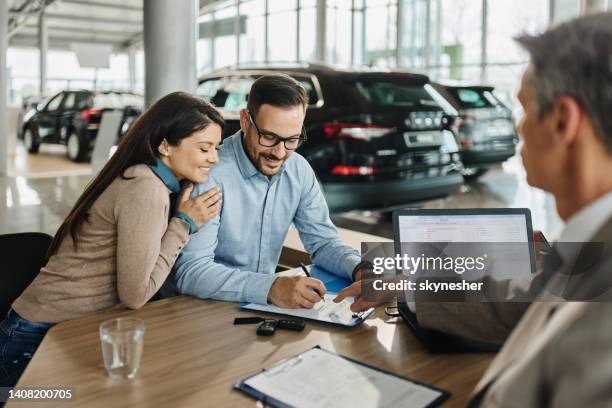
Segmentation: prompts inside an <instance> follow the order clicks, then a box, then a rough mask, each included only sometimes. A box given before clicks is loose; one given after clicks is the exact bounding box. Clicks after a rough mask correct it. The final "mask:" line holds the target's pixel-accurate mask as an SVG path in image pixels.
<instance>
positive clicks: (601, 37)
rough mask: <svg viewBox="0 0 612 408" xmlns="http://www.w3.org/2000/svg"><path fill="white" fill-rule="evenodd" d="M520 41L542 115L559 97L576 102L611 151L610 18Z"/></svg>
mask: <svg viewBox="0 0 612 408" xmlns="http://www.w3.org/2000/svg"><path fill="white" fill-rule="evenodd" d="M517 41H518V42H519V43H520V44H521V45H522V46H523V47H524V48H525V49H526V50H527V52H529V54H530V57H531V66H532V69H533V70H532V73H533V74H532V76H531V85H532V86H533V88H534V91H535V95H536V98H537V102H538V108H539V112H540V115H544V114H546V113H548V112H550V109H551V108H552V107H553V105H554V102H555V100H556V99H557V98H559V97H561V96H570V97H572V98H574V99H575V100H576V101H577V102H578V103H579V104H580V105H581V106H582V108H583V109H584V110H585V112H586V113H587V114H588V115H589V117H590V119H591V121H592V122H593V126H594V128H595V131H596V132H597V133H598V134H599V136H600V137H601V138H602V140H603V142H604V143H605V145H606V146H607V147H608V150H609V151H612V13H599V14H592V15H588V16H584V17H580V18H576V19H574V20H571V21H568V22H566V23H564V24H561V25H558V26H556V27H554V28H551V29H549V30H548V31H546V32H545V33H543V34H541V35H537V36H532V35H523V36H520V37H518V38H517Z"/></svg>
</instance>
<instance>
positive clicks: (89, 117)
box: [19, 90, 143, 161]
mask: <svg viewBox="0 0 612 408" xmlns="http://www.w3.org/2000/svg"><path fill="white" fill-rule="evenodd" d="M142 107H143V99H142V96H140V95H137V94H134V93H130V92H115V91H107V92H92V91H87V90H78V91H62V92H60V93H58V94H56V95H54V96H52V97H51V98H49V99H48V100H47V101H46V102H43V103H41V104H40V105H38V106H37V107H36V108H34V109H31V110H29V111H28V112H27V113H26V114H25V115H24V116H23V119H22V122H21V126H20V127H19V138H20V139H22V140H23V142H24V145H25V146H26V148H27V149H28V151H29V152H30V153H38V149H39V148H40V144H41V143H54V144H64V145H66V146H67V149H66V150H67V155H68V157H69V158H70V159H71V160H74V161H84V160H86V159H87V158H88V157H89V155H90V153H91V151H92V149H93V146H94V143H95V140H96V136H97V135H98V129H99V128H100V121H101V119H102V114H103V113H104V112H106V111H110V110H121V111H123V118H122V123H121V127H120V129H119V134H118V136H120V135H122V134H123V133H125V131H127V129H128V128H129V126H130V125H131V123H132V122H133V121H134V119H135V118H136V117H137V116H138V115H140V113H142Z"/></svg>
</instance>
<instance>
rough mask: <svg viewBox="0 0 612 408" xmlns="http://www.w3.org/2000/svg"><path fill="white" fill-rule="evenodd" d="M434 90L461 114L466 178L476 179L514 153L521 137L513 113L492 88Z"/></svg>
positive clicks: (440, 87)
mask: <svg viewBox="0 0 612 408" xmlns="http://www.w3.org/2000/svg"><path fill="white" fill-rule="evenodd" d="M434 87H435V88H436V90H438V91H439V92H440V93H441V94H442V95H443V96H444V97H445V98H446V99H447V100H448V101H449V102H450V103H451V105H453V107H454V108H455V109H456V110H457V111H458V112H459V117H460V118H461V120H460V121H459V126H458V130H457V141H458V143H459V146H460V147H461V161H462V162H463V166H464V175H465V176H466V177H468V178H477V177H479V176H480V175H482V174H484V173H485V172H486V171H487V170H488V169H489V168H490V167H492V166H495V165H498V164H500V163H502V162H504V161H505V160H507V159H508V158H510V157H512V156H513V155H514V154H515V151H516V144H517V143H518V137H517V134H516V129H515V127H514V119H513V117H512V111H511V110H510V109H509V108H508V107H507V106H506V105H504V103H503V102H502V101H501V100H500V99H499V98H497V96H495V94H494V92H493V90H494V88H493V87H490V86H450V85H441V84H434Z"/></svg>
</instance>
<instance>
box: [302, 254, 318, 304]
mask: <svg viewBox="0 0 612 408" xmlns="http://www.w3.org/2000/svg"><path fill="white" fill-rule="evenodd" d="M300 266H301V267H302V270H303V271H304V273H305V274H306V276H308V277H309V278H312V276H311V275H310V272H308V269H306V265H304V263H303V262H300ZM314 291H315V293H316V294H317V295H319V297H320V298H321V300H323V295H321V294H320V293H319V291H318V290H316V289H314Z"/></svg>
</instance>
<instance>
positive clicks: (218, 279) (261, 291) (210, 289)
mask: <svg viewBox="0 0 612 408" xmlns="http://www.w3.org/2000/svg"><path fill="white" fill-rule="evenodd" d="M210 187H212V185H210V184H207V185H205V186H203V185H198V186H196V188H194V193H193V194H192V196H194V195H200V194H202V193H203V192H204V191H206V190H208V189H209V188H210ZM221 212H223V208H222V209H221ZM219 225H220V216H219V215H218V216H217V217H215V218H214V219H212V220H210V221H209V222H207V223H206V224H205V225H203V226H202V227H201V228H200V229H199V230H198V231H197V232H196V233H195V234H193V235H191V237H190V240H189V243H188V244H187V245H186V246H185V248H183V252H182V253H181V255H180V256H179V258H178V259H177V260H176V263H175V264H174V274H173V279H174V284H175V285H176V287H177V289H178V290H179V292H180V293H182V294H186V295H191V296H196V297H199V298H202V299H218V300H228V301H234V302H253V303H260V304H267V303H268V292H269V291H270V287H271V286H272V283H273V282H274V279H275V274H273V273H271V274H264V273H257V272H251V271H245V270H240V269H237V268H232V267H229V266H226V265H223V264H221V263H218V262H215V249H216V248H217V234H218V231H219Z"/></svg>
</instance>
